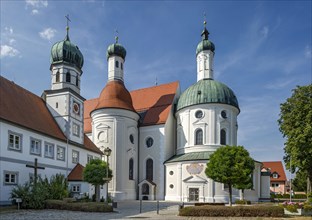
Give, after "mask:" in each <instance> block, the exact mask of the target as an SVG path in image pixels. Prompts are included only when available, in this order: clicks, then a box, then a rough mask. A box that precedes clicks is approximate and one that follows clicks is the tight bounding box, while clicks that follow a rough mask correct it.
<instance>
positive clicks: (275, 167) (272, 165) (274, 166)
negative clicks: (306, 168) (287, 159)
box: [262, 161, 287, 182]
mask: <svg viewBox="0 0 312 220" xmlns="http://www.w3.org/2000/svg"><path fill="white" fill-rule="evenodd" d="M262 164H263V165H262V167H264V168H268V169H270V171H271V177H270V181H271V182H281V181H286V180H287V178H286V174H285V170H284V167H283V164H282V161H268V162H262ZM273 173H277V174H278V178H273V177H272V174H273Z"/></svg>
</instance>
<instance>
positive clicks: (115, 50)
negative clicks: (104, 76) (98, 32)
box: [106, 37, 127, 59]
mask: <svg viewBox="0 0 312 220" xmlns="http://www.w3.org/2000/svg"><path fill="white" fill-rule="evenodd" d="M115 39H116V42H115V43H114V44H111V45H109V46H108V48H107V51H106V57H107V59H108V58H109V57H110V56H114V55H115V56H120V57H122V58H123V59H125V58H126V55H127V51H126V49H125V48H124V47H123V46H122V45H121V44H119V43H118V37H116V38H115Z"/></svg>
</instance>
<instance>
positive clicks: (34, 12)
mask: <svg viewBox="0 0 312 220" xmlns="http://www.w3.org/2000/svg"><path fill="white" fill-rule="evenodd" d="M31 14H33V15H36V14H39V11H38V9H33V10H32V11H31Z"/></svg>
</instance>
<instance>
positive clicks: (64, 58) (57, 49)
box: [50, 33, 84, 69]
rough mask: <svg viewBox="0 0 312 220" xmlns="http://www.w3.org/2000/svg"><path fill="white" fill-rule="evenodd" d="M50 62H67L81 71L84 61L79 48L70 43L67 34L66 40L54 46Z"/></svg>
mask: <svg viewBox="0 0 312 220" xmlns="http://www.w3.org/2000/svg"><path fill="white" fill-rule="evenodd" d="M50 61H51V64H55V63H60V62H67V63H69V64H72V65H74V66H76V67H78V68H79V69H81V68H82V66H83V61H84V60H83V55H82V53H81V52H80V50H79V48H78V47H77V46H76V45H74V44H73V43H72V42H70V40H69V37H68V33H67V35H66V37H65V39H64V40H62V41H59V42H57V43H55V44H54V45H53V46H52V49H51V58H50Z"/></svg>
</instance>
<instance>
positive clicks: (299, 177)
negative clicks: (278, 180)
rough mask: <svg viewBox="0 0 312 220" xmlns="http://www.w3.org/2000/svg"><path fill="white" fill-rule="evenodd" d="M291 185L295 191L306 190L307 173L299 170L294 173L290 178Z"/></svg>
mask: <svg viewBox="0 0 312 220" xmlns="http://www.w3.org/2000/svg"><path fill="white" fill-rule="evenodd" d="M291 187H292V188H293V190H294V191H295V192H306V191H307V173H306V172H303V171H299V172H297V173H296V177H295V178H294V179H293V180H292V184H291Z"/></svg>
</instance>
